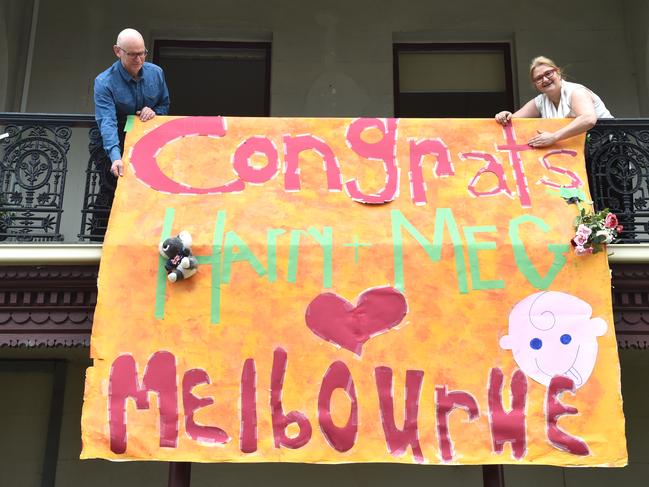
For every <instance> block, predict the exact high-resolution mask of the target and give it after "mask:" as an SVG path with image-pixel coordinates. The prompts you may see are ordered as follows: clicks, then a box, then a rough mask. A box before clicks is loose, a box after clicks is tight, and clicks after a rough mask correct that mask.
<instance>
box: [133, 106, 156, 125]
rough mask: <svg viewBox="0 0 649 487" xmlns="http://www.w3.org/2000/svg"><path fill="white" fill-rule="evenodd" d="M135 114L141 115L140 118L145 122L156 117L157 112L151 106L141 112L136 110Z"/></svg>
mask: <svg viewBox="0 0 649 487" xmlns="http://www.w3.org/2000/svg"><path fill="white" fill-rule="evenodd" d="M135 114H136V115H137V116H138V117H140V120H142V121H143V122H148V121H149V120H152V119H153V118H155V112H154V111H153V110H152V109H151V108H149V107H144V108H142V110H140V111H139V112H135Z"/></svg>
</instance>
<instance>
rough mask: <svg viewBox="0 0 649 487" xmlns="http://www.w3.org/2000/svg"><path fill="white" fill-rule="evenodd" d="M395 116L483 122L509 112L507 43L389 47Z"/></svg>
mask: <svg viewBox="0 0 649 487" xmlns="http://www.w3.org/2000/svg"><path fill="white" fill-rule="evenodd" d="M394 104H395V108H394V111H395V116H397V117H439V118H446V117H449V118H452V117H455V118H474V117H475V118H486V117H493V116H494V115H495V114H496V113H497V112H499V111H500V110H513V108H514V94H513V83H512V69H511V56H510V52H509V44H506V43H491V44H395V45H394Z"/></svg>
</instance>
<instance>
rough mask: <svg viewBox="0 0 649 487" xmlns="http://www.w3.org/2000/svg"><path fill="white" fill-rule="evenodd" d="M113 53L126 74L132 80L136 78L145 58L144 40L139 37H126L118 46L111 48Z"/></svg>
mask: <svg viewBox="0 0 649 487" xmlns="http://www.w3.org/2000/svg"><path fill="white" fill-rule="evenodd" d="M113 51H114V52H115V55H116V56H117V57H118V58H119V60H120V62H121V63H122V66H124V69H125V70H126V72H127V73H128V74H130V75H131V76H132V77H133V78H135V77H137V74H138V73H139V72H140V69H142V65H143V64H144V60H145V58H146V54H145V53H146V48H145V47H144V40H143V39H142V38H141V37H127V38H126V39H123V40H122V41H121V43H120V45H115V46H113Z"/></svg>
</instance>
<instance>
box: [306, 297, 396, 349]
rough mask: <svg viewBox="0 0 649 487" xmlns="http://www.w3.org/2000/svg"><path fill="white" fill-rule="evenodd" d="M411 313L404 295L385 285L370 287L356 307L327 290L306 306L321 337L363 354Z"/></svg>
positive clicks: (313, 328) (312, 327)
mask: <svg viewBox="0 0 649 487" xmlns="http://www.w3.org/2000/svg"><path fill="white" fill-rule="evenodd" d="M407 312H408V303H407V302H406V298H405V296H404V295H403V294H401V293H400V292H399V291H397V290H396V289H394V288H392V287H389V286H385V287H376V288H371V289H368V290H367V291H365V292H363V293H362V294H361V295H360V296H359V297H358V301H357V304H356V306H354V305H353V304H352V303H350V302H349V301H347V300H346V299H344V298H341V297H340V296H338V295H337V294H334V293H323V294H320V295H318V296H316V298H315V299H314V300H313V301H311V303H310V304H309V306H307V308H306V316H305V318H306V326H308V327H309V329H310V330H311V331H312V332H313V333H315V334H316V335H318V336H319V337H320V338H322V339H324V340H326V341H328V342H331V343H333V344H334V345H337V346H339V347H342V348H346V349H347V350H350V351H352V352H354V353H355V354H356V355H359V356H360V354H361V352H362V349H363V345H364V344H365V342H366V341H367V340H369V339H370V338H372V337H373V336H375V335H379V334H381V333H384V332H386V331H388V330H390V329H391V328H394V327H395V326H397V325H398V324H399V323H401V320H403V318H404V316H406V313H407Z"/></svg>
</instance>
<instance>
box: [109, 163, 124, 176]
mask: <svg viewBox="0 0 649 487" xmlns="http://www.w3.org/2000/svg"><path fill="white" fill-rule="evenodd" d="M110 172H111V173H112V174H113V176H115V177H119V176H123V175H124V163H123V162H122V160H121V159H117V160H116V161H113V164H112V165H111V166H110Z"/></svg>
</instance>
